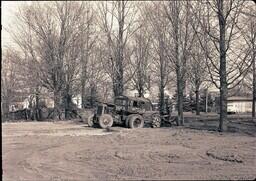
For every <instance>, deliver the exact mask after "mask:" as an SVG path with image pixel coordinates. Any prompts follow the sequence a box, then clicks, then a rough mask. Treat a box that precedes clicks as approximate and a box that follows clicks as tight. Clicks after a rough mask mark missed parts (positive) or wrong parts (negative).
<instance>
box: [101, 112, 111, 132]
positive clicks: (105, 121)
mask: <svg viewBox="0 0 256 181" xmlns="http://www.w3.org/2000/svg"><path fill="white" fill-rule="evenodd" d="M113 123H114V120H113V118H112V116H110V115H109V114H103V115H102V116H100V117H99V125H100V127H101V128H103V129H105V128H110V127H111V126H112V125H113Z"/></svg>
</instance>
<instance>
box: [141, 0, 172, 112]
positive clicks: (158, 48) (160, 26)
mask: <svg viewBox="0 0 256 181" xmlns="http://www.w3.org/2000/svg"><path fill="white" fill-rule="evenodd" d="M152 12H154V13H152ZM144 13H145V14H146V16H147V17H148V19H149V23H150V25H151V27H150V31H152V37H154V38H152V45H151V47H152V51H153V52H152V51H151V57H152V58H153V60H152V63H151V66H150V71H151V72H152V75H153V76H152V77H154V79H153V78H152V80H151V81H152V84H153V83H157V85H158V89H159V107H160V110H159V111H160V114H163V113H164V108H165V101H164V98H165V88H166V86H167V83H168V82H169V78H170V76H169V74H170V70H171V69H170V67H169V61H168V58H167V55H166V51H165V47H166V42H167V40H168V39H167V38H168V37H167V28H168V27H167V21H166V19H165V18H164V13H163V4H162V2H161V3H159V4H158V5H156V4H155V3H151V4H148V6H146V8H145V12H144Z"/></svg>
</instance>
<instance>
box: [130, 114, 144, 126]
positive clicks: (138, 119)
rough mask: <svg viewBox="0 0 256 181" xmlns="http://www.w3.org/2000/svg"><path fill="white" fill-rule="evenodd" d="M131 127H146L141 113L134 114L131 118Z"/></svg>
mask: <svg viewBox="0 0 256 181" xmlns="http://www.w3.org/2000/svg"><path fill="white" fill-rule="evenodd" d="M129 127H130V128H143V127H144V119H143V117H142V116H140V115H134V116H132V117H131V118H130V119H129Z"/></svg>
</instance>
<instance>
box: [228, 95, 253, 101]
mask: <svg viewBox="0 0 256 181" xmlns="http://www.w3.org/2000/svg"><path fill="white" fill-rule="evenodd" d="M228 101H252V97H241V96H232V97H228Z"/></svg>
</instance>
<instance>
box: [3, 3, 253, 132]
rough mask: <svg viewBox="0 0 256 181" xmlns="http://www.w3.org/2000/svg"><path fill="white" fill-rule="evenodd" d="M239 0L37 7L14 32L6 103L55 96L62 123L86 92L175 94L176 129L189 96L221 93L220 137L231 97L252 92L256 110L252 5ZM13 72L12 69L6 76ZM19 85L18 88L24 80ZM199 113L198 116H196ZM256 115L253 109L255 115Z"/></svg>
mask: <svg viewBox="0 0 256 181" xmlns="http://www.w3.org/2000/svg"><path fill="white" fill-rule="evenodd" d="M251 5H254V4H253V2H249V1H236V0H228V1H224V0H214V1H196V2H189V1H169V2H154V1H153V2H129V1H114V2H109V1H107V2H68V1H65V2H47V3H46V2H32V3H31V5H27V4H24V6H22V7H20V9H19V11H18V12H17V14H16V21H15V24H13V25H12V26H13V27H11V28H13V29H11V28H10V34H11V35H12V37H13V40H14V44H13V46H12V47H7V48H6V49H5V51H4V52H3V55H4V56H3V71H2V79H1V81H2V87H3V88H2V90H3V91H2V92H3V95H2V98H5V99H2V100H6V101H5V102H7V105H8V102H10V97H11V96H10V95H11V92H13V90H17V89H18V88H20V89H24V88H27V89H29V91H30V92H31V93H34V94H35V95H36V97H37V99H36V100H39V97H40V93H41V92H42V90H47V92H49V93H52V94H53V98H54V107H55V109H54V110H55V116H58V115H59V114H60V112H61V111H62V110H65V111H66V112H67V111H68V109H69V107H70V104H71V100H72V99H71V98H72V97H73V96H75V95H77V94H79V93H80V94H81V95H82V105H85V103H86V98H87V97H88V95H89V96H90V97H96V95H95V94H96V93H97V94H98V96H99V97H101V98H102V99H103V101H106V100H107V99H108V98H111V97H113V96H117V95H122V94H125V93H126V90H136V91H137V92H138V94H139V96H141V97H143V96H144V94H145V93H146V92H147V91H150V89H151V87H152V85H157V87H158V89H159V102H160V112H162V111H163V109H164V96H165V90H166V89H167V88H168V87H176V90H177V106H178V107H177V108H178V124H179V125H183V123H184V118H183V107H184V106H183V104H184V103H183V102H184V100H183V99H184V90H185V89H186V88H189V89H191V90H193V91H194V92H195V94H196V105H197V108H198V110H199V97H200V96H199V92H200V90H201V89H202V88H205V87H209V86H211V85H215V86H216V88H218V89H219V90H220V100H221V101H220V108H221V110H220V125H219V129H220V131H222V130H223V123H224V122H225V121H226V119H227V97H228V91H229V90H231V89H233V88H234V87H237V86H238V85H241V83H245V84H246V85H248V86H249V87H253V95H254V96H253V98H254V104H253V106H254V110H255V92H256V91H255V32H256V31H255V15H254V14H252V12H255V6H251ZM5 71H6V72H5ZM17 82H21V83H19V84H18V83H17ZM197 113H199V111H197ZM253 116H254V117H255V111H253Z"/></svg>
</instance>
